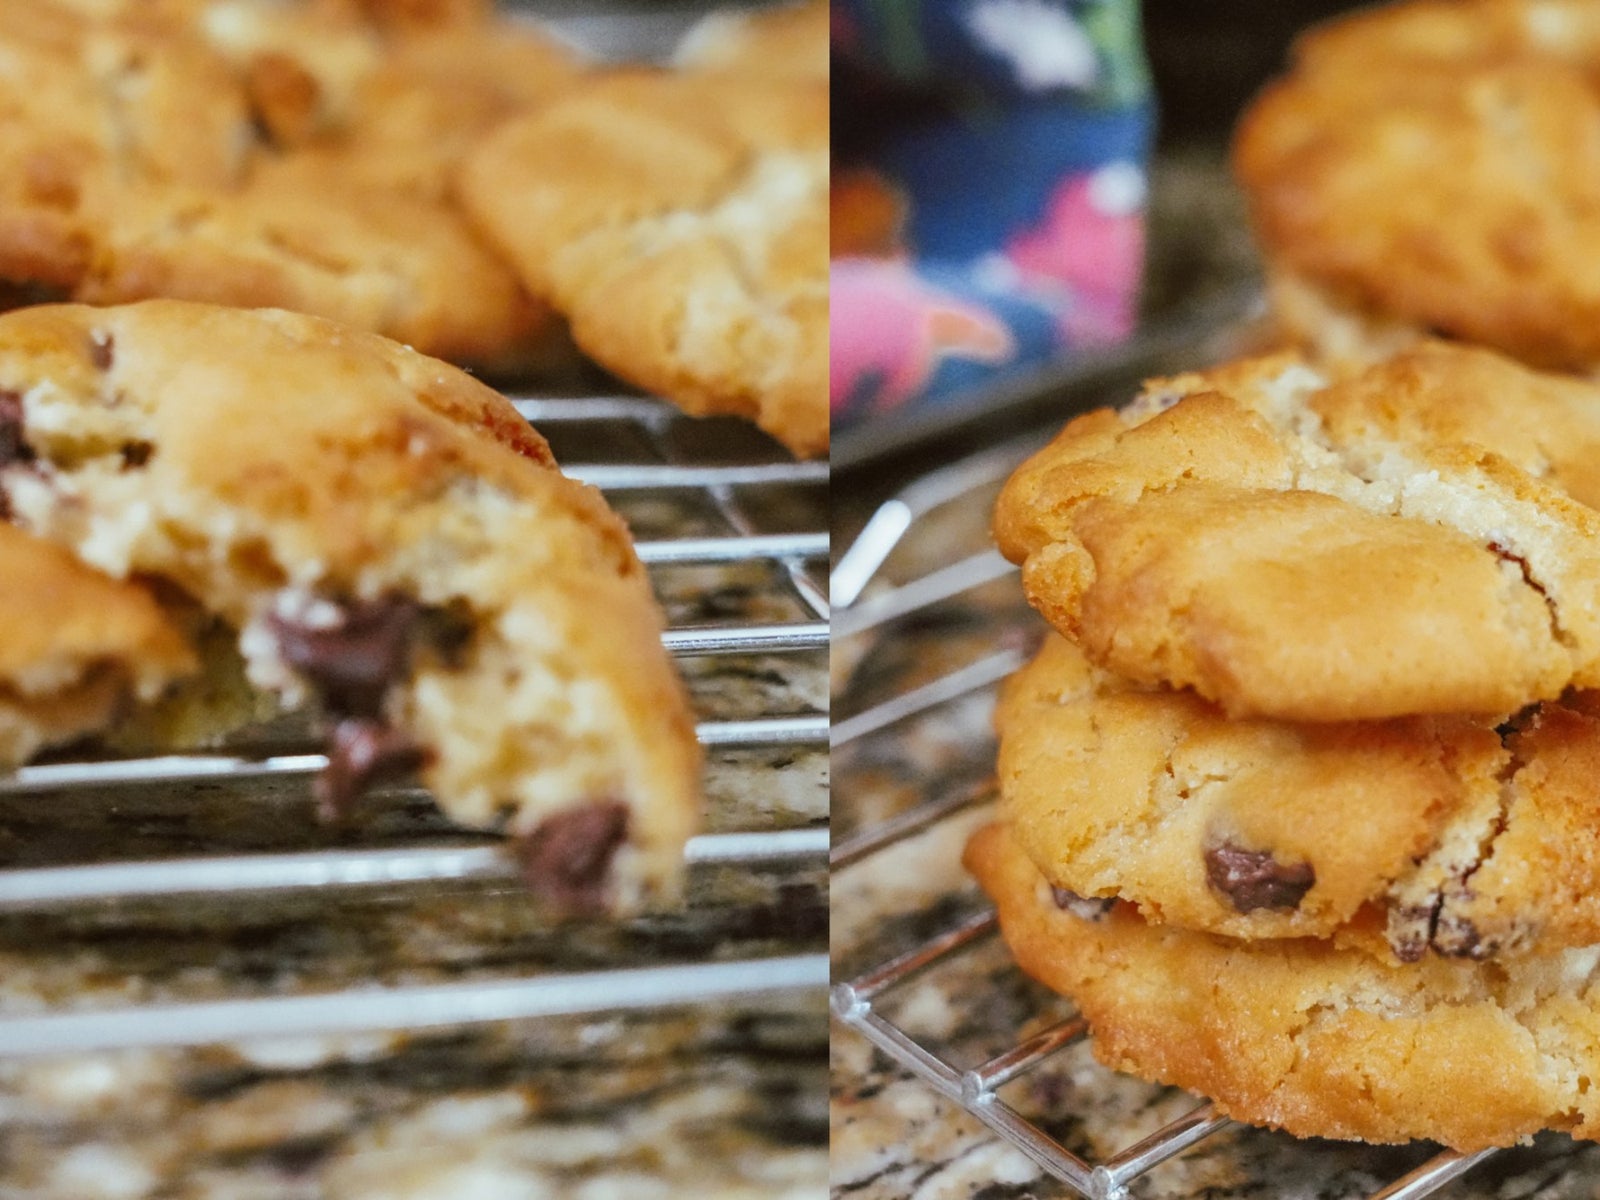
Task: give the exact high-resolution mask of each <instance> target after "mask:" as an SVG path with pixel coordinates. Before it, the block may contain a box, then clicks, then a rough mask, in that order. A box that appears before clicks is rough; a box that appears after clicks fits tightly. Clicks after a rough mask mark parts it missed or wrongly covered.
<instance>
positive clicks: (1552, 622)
mask: <svg viewBox="0 0 1600 1200" xmlns="http://www.w3.org/2000/svg"><path fill="white" fill-rule="evenodd" d="M1462 353H1463V352H1461V351H1455V350H1451V349H1449V348H1447V347H1435V348H1432V349H1430V350H1429V351H1427V352H1426V353H1425V354H1419V355H1417V356H1411V357H1408V358H1406V359H1405V360H1403V366H1396V367H1392V368H1383V369H1380V370H1379V372H1377V373H1375V374H1372V375H1369V376H1357V377H1356V378H1354V379H1353V380H1350V381H1345V382H1342V383H1341V384H1340V385H1339V386H1338V387H1336V388H1332V389H1329V388H1328V380H1327V379H1325V378H1324V377H1323V376H1321V375H1319V374H1317V373H1316V372H1315V371H1313V370H1311V369H1310V368H1308V367H1307V366H1306V365H1304V364H1303V363H1302V362H1300V361H1298V360H1296V359H1295V358H1294V357H1293V356H1278V357H1274V358H1268V359H1260V360H1252V361H1248V362H1243V363H1238V364H1233V365H1231V366H1229V367H1225V368H1220V369H1218V370H1215V371H1210V372H1203V373H1196V374H1192V375H1186V376H1181V377H1179V378H1177V379H1175V380H1170V381H1158V382H1156V383H1154V384H1152V385H1150V387H1149V388H1148V389H1147V391H1146V392H1145V393H1144V395H1143V396H1141V398H1140V399H1139V400H1137V401H1135V402H1134V403H1133V404H1132V405H1130V406H1129V407H1128V408H1127V409H1124V410H1123V411H1122V412H1120V413H1114V412H1110V411H1100V412H1096V413H1091V414H1089V415H1087V416H1084V417H1080V418H1079V419H1077V420H1075V421H1073V422H1072V423H1071V424H1069V425H1068V426H1067V428H1066V429H1065V430H1064V431H1063V432H1062V433H1061V435H1060V436H1059V437H1057V438H1056V440H1055V441H1054V442H1052V443H1051V444H1050V445H1049V446H1048V447H1046V448H1045V449H1044V450H1042V451H1040V452H1039V453H1038V454H1036V455H1035V456H1034V457H1033V458H1032V459H1030V460H1029V461H1028V462H1027V463H1025V464H1024V465H1023V467H1022V468H1021V469H1020V470H1019V471H1018V472H1017V473H1016V474H1015V475H1014V476H1013V477H1012V479H1011V480H1010V481H1009V482H1008V483H1007V485H1006V487H1005V489H1004V492H1003V493H1002V495H1001V497H1000V501H999V504H998V505H997V508H996V512H995V533H996V537H997V538H998V540H999V543H1000V548H1001V549H1002V551H1004V553H1005V554H1006V555H1007V556H1008V557H1010V558H1011V559H1012V560H1013V561H1016V562H1019V563H1021V564H1022V566H1023V583H1024V587H1025V589H1026V590H1027V592H1028V596H1029V599H1030V600H1031V601H1032V603H1033V604H1034V605H1035V606H1036V607H1037V608H1038V609H1039V610H1040V611H1041V612H1042V613H1043V614H1044V615H1045V616H1046V617H1047V618H1048V619H1049V620H1050V621H1051V622H1052V624H1054V625H1055V626H1056V627H1057V628H1058V629H1060V630H1061V631H1062V632H1063V633H1065V634H1066V635H1067V636H1068V637H1070V638H1072V639H1074V640H1075V641H1077V642H1078V643H1079V644H1080V645H1081V646H1082V648H1083V650H1084V652H1085V653H1086V654H1087V655H1088V657H1089V658H1090V660H1091V661H1093V662H1095V663H1096V664H1097V665H1099V666H1101V667H1103V668H1105V669H1107V670H1110V671H1112V672H1113V673H1115V674H1118V675H1120V676H1123V677H1124V678H1127V679H1129V680H1132V681H1134V682H1137V683H1141V684H1146V685H1152V686H1153V685H1156V684H1166V685H1171V686H1178V687H1191V688H1194V689H1195V690H1196V691H1198V692H1199V693H1200V694H1201V695H1202V696H1204V697H1206V698H1208V699H1210V700H1213V701H1215V702H1217V703H1219V704H1220V705H1221V706H1222V707H1223V708H1224V709H1225V710H1226V711H1227V712H1228V713H1229V714H1230V715H1232V716H1247V715H1248V716H1266V717H1275V718H1281V719H1289V720H1305V721H1343V720H1366V719H1377V718H1384V717H1391V716H1400V715H1407V714H1416V713H1476V714H1480V715H1491V716H1492V715H1495V714H1501V713H1506V712H1512V711H1515V710H1517V709H1518V708H1521V707H1522V706H1523V705H1526V704H1529V703H1532V702H1534V701H1537V700H1541V699H1549V698H1553V697H1555V696H1558V695H1560V694H1561V692H1562V691H1563V690H1565V689H1566V688H1568V687H1571V686H1578V687H1589V686H1593V685H1595V684H1596V683H1600V557H1597V556H1596V555H1595V553H1594V550H1593V547H1594V545H1595V544H1596V543H1595V538H1596V536H1597V535H1600V513H1597V512H1596V511H1595V510H1593V509H1590V508H1588V507H1586V506H1584V505H1581V504H1579V503H1577V502H1576V501H1574V500H1573V499H1572V498H1571V497H1570V496H1568V495H1567V494H1566V492H1565V491H1563V490H1562V489H1561V488H1560V487H1558V486H1557V483H1558V482H1559V481H1560V480H1561V479H1563V478H1568V477H1571V478H1577V477H1578V475H1580V474H1581V471H1579V470H1578V469H1576V468H1574V469H1572V470H1567V469H1565V468H1563V471H1562V472H1560V473H1556V472H1553V470H1552V467H1551V463H1550V462H1549V461H1546V460H1545V459H1544V458H1543V456H1542V455H1541V454H1539V453H1538V451H1539V447H1540V445H1541V439H1537V438H1530V437H1521V438H1517V439H1512V440H1511V441H1510V442H1508V443H1507V444H1503V445H1501V444H1496V445H1492V446H1485V445H1482V444H1479V443H1477V442H1474V441H1472V440H1470V439H1469V438H1468V437H1467V436H1466V434H1465V433H1458V434H1450V433H1449V432H1448V431H1447V430H1445V429H1444V428H1442V427H1439V428H1430V427H1428V426H1426V425H1424V424H1419V423H1417V422H1412V421H1409V420H1401V419H1398V418H1395V419H1390V418H1385V417H1383V415H1382V412H1381V405H1380V404H1379V403H1378V402H1379V401H1382V400H1384V399H1385V397H1386V396H1387V395H1388V393H1387V391H1386V387H1387V384H1386V383H1385V382H1384V381H1385V380H1386V379H1389V378H1391V375H1386V374H1385V373H1384V372H1386V371H1387V372H1391V374H1392V373H1393V372H1398V371H1402V370H1410V371H1412V372H1413V373H1415V374H1420V375H1421V376H1422V377H1424V378H1431V379H1433V380H1434V382H1433V383H1431V384H1430V385H1429V386H1430V387H1432V388H1434V391H1435V393H1436V395H1438V396H1443V395H1444V394H1446V392H1447V390H1448V388H1450V387H1453V386H1455V385H1456V384H1457V383H1460V384H1461V386H1464V387H1472V386H1478V385H1479V384H1480V383H1481V380H1482V375H1481V372H1478V371H1476V369H1475V364H1476V363H1477V361H1478V360H1476V359H1474V358H1472V356H1470V355H1468V356H1467V358H1466V359H1465V360H1462V359H1460V358H1458V355H1461V354H1462ZM1463 364H1464V365H1463ZM1458 367H1461V370H1460V372H1459V373H1458V371H1457V368H1458ZM1513 370H1514V371H1515V369H1513ZM1523 375H1526V373H1521V374H1516V373H1514V374H1513V375H1511V376H1509V377H1508V378H1511V379H1516V378H1521V377H1522V376H1523ZM1496 378H1499V375H1498V374H1497V375H1496ZM1413 382H1414V381H1413ZM1407 386H1408V387H1411V389H1412V390H1413V391H1416V390H1418V389H1416V388H1415V387H1414V386H1412V385H1411V384H1408V385H1407ZM1527 386H1528V388H1529V390H1530V391H1533V392H1537V393H1538V395H1539V400H1538V402H1537V403H1536V404H1534V405H1533V406H1532V407H1531V408H1530V410H1529V411H1530V412H1537V411H1540V409H1541V406H1544V405H1547V404H1548V403H1551V402H1555V401H1556V400H1559V398H1560V397H1562V396H1567V397H1571V396H1584V397H1585V398H1586V399H1587V396H1588V394H1587V393H1586V392H1581V391H1579V392H1569V391H1566V390H1563V389H1557V390H1556V391H1545V390H1541V389H1540V387H1539V386H1538V385H1537V381H1536V378H1531V379H1529V381H1528V383H1527ZM1421 390H1426V389H1421ZM1493 400H1494V401H1495V402H1496V403H1498V404H1501V405H1504V406H1505V408H1506V409H1507V410H1509V411H1511V412H1513V413H1514V412H1516V411H1517V407H1518V405H1519V404H1520V403H1521V400H1522V393H1521V391H1519V390H1518V389H1510V390H1506V391H1496V392H1495V393H1494V395H1493ZM1588 402H1589V403H1591V405H1592V401H1588ZM1324 410H1326V411H1327V413H1328V414H1329V415H1328V416H1327V417H1326V418H1325V417H1324V416H1323V412H1324ZM1463 411H1464V413H1470V412H1472V411H1479V412H1487V411H1489V410H1488V409H1487V408H1486V407H1484V406H1482V405H1477V406H1470V405H1469V406H1467V407H1466V408H1464V410H1463ZM1463 419H1464V420H1465V419H1468V418H1467V417H1465V416H1464V417H1463ZM1494 428H1495V426H1494V425H1493V424H1492V423H1486V424H1484V426H1483V430H1484V432H1485V435H1486V436H1485V438H1484V440H1485V441H1489V440H1492V439H1491V437H1490V436H1488V435H1490V434H1492V432H1493V429H1494ZM1473 436H1477V435H1473ZM1458 439H1459V440H1458ZM1519 454H1532V455H1533V456H1534V457H1535V458H1537V459H1538V461H1529V460H1527V459H1525V460H1524V461H1523V462H1522V463H1518V462H1517V461H1515V460H1514V458H1513V457H1508V456H1515V455H1519ZM1539 475H1546V476H1549V478H1548V479H1542V478H1539ZM1465 647H1471V652H1470V653H1466V652H1464V649H1463V648H1465Z"/></svg>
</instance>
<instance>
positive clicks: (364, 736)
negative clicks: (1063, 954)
mask: <svg viewBox="0 0 1600 1200" xmlns="http://www.w3.org/2000/svg"><path fill="white" fill-rule="evenodd" d="M427 759H428V754H427V751H426V750H424V749H423V748H422V747H421V746H419V745H417V743H415V742H413V741H412V740H411V739H410V738H408V737H407V736H406V735H405V734H403V733H401V732H399V731H398V730H395V729H392V728H390V727H389V726H388V725H385V724H384V723H383V722H382V721H375V720H372V719H370V718H365V717H350V718H347V719H346V720H343V721H340V722H339V723H338V724H337V725H335V726H334V727H333V732H332V733H331V734H330V735H329V736H328V766H327V769H326V770H324V771H323V772H322V774H321V775H319V776H317V781H316V783H315V785H314V786H313V793H314V795H315V796H316V798H317V818H318V819H319V820H321V821H324V822H328V823H333V822H337V821H342V820H344V819H345V818H346V817H348V816H349V815H350V812H351V810H352V809H353V808H354V807H355V802H356V801H357V800H359V799H360V798H361V795H362V793H363V792H365V791H366V790H367V789H368V788H369V787H371V786H372V785H373V784H374V783H376V782H378V781H379V780H380V779H395V778H400V777H404V776H406V775H409V774H410V773H411V772H412V771H415V770H416V769H417V768H418V767H420V766H422V765H423V764H424V763H425V762H426V761H427Z"/></svg>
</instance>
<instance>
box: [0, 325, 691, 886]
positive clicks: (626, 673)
mask: <svg viewBox="0 0 1600 1200" xmlns="http://www.w3.org/2000/svg"><path fill="white" fill-rule="evenodd" d="M0 392H5V393H9V394H13V395H15V396H17V397H19V398H20V406H21V414H20V415H21V421H20V436H21V441H20V445H21V446H22V447H24V448H25V451H24V452H23V454H22V455H20V456H19V457H16V458H15V459H14V460H13V461H12V462H11V463H10V464H9V465H7V466H3V467H0V493H3V494H4V495H5V496H6V498H7V500H8V502H9V505H10V510H11V512H12V514H13V519H14V520H15V521H16V522H17V523H19V524H20V525H22V526H24V527H25V528H27V529H29V530H31V531H33V532H34V533H36V534H38V535H39V536H42V537H45V538H47V539H49V540H51V541H54V542H57V543H60V544H62V545H65V546H68V547H70V548H71V549H72V550H73V551H74V552H75V553H77V554H78V555H79V556H80V557H81V558H82V559H84V560H85V561H86V562H89V563H90V564H92V565H94V566H96V567H98V568H99V569H101V570H103V571H105V572H107V573H108V574H111V575H113V576H116V577H132V576H138V577H148V578H153V579H158V580H161V581H163V582H164V583H165V584H166V585H167V586H169V587H171V588H174V589H177V591H178V592H179V593H181V594H183V595H185V596H187V597H189V598H191V600H192V601H193V603H195V604H197V605H198V606H199V607H200V608H202V609H203V610H204V611H205V612H206V613H208V614H210V615H212V616H213V617H215V618H218V619H220V620H221V621H223V622H225V623H226V624H227V625H228V626H229V627H230V628H231V629H232V630H234V631H235V633H236V634H237V637H238V644H239V650H240V653H241V655H242V656H243V658H244V660H245V663H246V665H247V669H248V671H249V674H250V677H251V679H252V680H253V682H255V683H256V684H257V685H258V686H261V687H264V688H267V689H270V690H272V691H274V692H276V693H278V694H279V695H280V696H282V697H284V698H285V699H286V700H288V701H290V702H294V701H297V700H299V699H302V698H305V697H311V698H314V699H316V700H318V701H319V702H320V703H321V705H322V708H323V710H324V712H325V713H326V714H327V715H328V718H329V720H330V722H331V723H332V726H333V728H332V743H331V745H332V750H331V753H332V754H333V757H334V762H333V765H332V767H331V768H330V773H329V775H328V776H327V777H326V778H325V780H324V784H325V793H324V798H325V799H326V800H328V802H329V804H330V805H332V806H337V805H338V804H341V803H348V802H349V801H350V800H351V799H352V798H353V796H354V794H355V793H356V792H358V791H359V790H360V784H361V783H362V782H363V781H364V778H365V777H366V776H369V775H371V774H372V773H374V772H375V771H377V770H379V769H380V768H382V767H383V766H385V765H386V764H387V765H389V766H393V765H395V762H396V761H397V760H404V761H407V762H410V763H417V762H420V764H421V766H422V774H423V778H424V780H425V781H426V782H427V783H428V784H429V785H430V786H431V787H432V788H433V789H434V791H435V794H436V795H437V796H438V798H439V801H440V803H441V805H442V806H443V807H444V809H445V810H446V811H447V812H448V813H450V814H451V815H452V816H454V817H455V818H456V819H458V820H460V821H462V822H464V823H467V824H473V825H484V826H491V825H495V826H504V827H505V828H507V829H508V830H509V831H510V832H511V833H512V834H514V835H516V836H518V837H520V838H521V839H522V843H523V846H524V850H525V852H526V853H527V854H528V855H529V856H530V861H532V862H533V863H534V864H535V865H534V869H533V874H534V875H535V882H536V883H537V884H538V885H540V886H542V887H544V888H545V889H546V890H547V891H549V892H551V893H552V894H554V895H555V896H556V897H557V898H558V899H566V900H571V901H573V902H575V903H578V904H579V905H580V906H592V905H594V904H597V903H600V902H602V901H617V902H621V903H627V902H629V901H631V900H636V899H638V898H639V897H640V896H642V895H643V894H644V893H646V892H649V891H652V890H656V889H660V888H662V887H665V886H667V885H668V884H669V883H670V881H671V880H672V879H673V877H674V876H675V873H676V870H677V868H678V866H679V863H680V852H681V848H682V845H683V843H684V840H685V839H686V838H687V836H688V834H689V831H690V828H691V827H692V825H693V824H694V822H695V820H696V813H697V809H698V771H699V754H698V749H697V746H696V744H695V738H694V730H693V724H692V718H691V715H690V712H689V708H688V704H687V700H686V698H685V695H684V692H683V688H682V686H681V684H680V682H679V681H678V678H677V675H676V672H675V671H674V668H673V666H672V663H671V661H670V659H669V658H668V656H667V655H666V652H665V650H664V649H663V647H662V645H661V640H660V638H661V627H662V618H661V615H660V613H659V611H658V609H657V608H656V606H655V603H654V601H653V599H652V596H651V593H650V587H649V583H648V580H647V578H646V576H645V573H644V570H643V568H642V567H641V565H640V563H639V561H638V559H637V557H636V556H635V555H634V553H633V549H632V546H631V543H630V541H629V538H628V534H627V530H626V529H625V528H624V526H623V524H622V522H621V521H620V520H619V519H618V518H617V517H616V516H615V515H614V514H613V513H612V512H611V511H610V510H609V509H608V508H607V507H606V505H605V503H604V501H603V500H602V499H601V497H600V495H599V493H598V492H596V491H595V490H594V489H592V488H590V487H587V486H585V485H583V484H579V483H577V482H574V481H573V480H570V479H567V478H565V477H564V476H562V475H561V473H560V472H559V471H558V470H557V469H556V468H555V465H554V463H553V461H552V460H551V457H550V453H549V450H548V448H547V446H546V444H545V442H544V440H543V439H542V438H541V437H539V435H538V434H537V433H535V432H534V431H533V430H532V429H530V428H529V427H528V425H527V423H526V422H525V421H523V420H522V418H521V417H520V416H518V414H517V413H516V410H515V409H514V408H512V406H511V405H510V403H509V402H507V401H506V400H505V399H504V398H503V397H501V396H500V395H498V394H497V393H495V392H494V391H492V390H490V389H489V388H487V387H484V386H483V385H482V384H479V383H477V382H476V381H475V380H473V379H472V378H471V377H469V376H467V375H466V374H464V373H462V372H461V371H458V370H456V369H455V368H453V367H450V366H448V365H446V364H444V363H442V362H439V361H437V360H435V359H430V358H426V357H424V356H422V355H420V354H417V353H415V352H413V351H411V350H409V349H407V348H405V347H403V346H400V345H397V344H395V343H393V342H390V341H388V340H386V339H383V338H380V337H377V336H375V335H372V334H366V333H361V332H357V331H354V330H349V329H345V328H342V327H340V326H336V325H333V324H331V323H329V322H326V321H322V320H320V319H317V318H313V317H309V316H303V315H298V314H292V313H287V312H281V311H276V310H260V311H241V310H234V309H223V308H216V307H212V306H209V305H198V304H190V303H185V302H179V301H151V302H148V303H145V304H139V305H130V306H125V307H120V308H110V309H92V308H87V307H79V306H41V307H35V308H29V309H22V310H19V311H16V312H13V313H10V314H7V315H5V316H3V317H0ZM573 864H577V865H576V866H574V865H573ZM574 872H575V873H574Z"/></svg>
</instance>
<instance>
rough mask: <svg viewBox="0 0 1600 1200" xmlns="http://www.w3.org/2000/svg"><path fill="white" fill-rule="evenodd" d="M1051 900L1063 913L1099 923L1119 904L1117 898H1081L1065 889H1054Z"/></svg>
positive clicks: (1052, 889)
mask: <svg viewBox="0 0 1600 1200" xmlns="http://www.w3.org/2000/svg"><path fill="white" fill-rule="evenodd" d="M1050 898H1051V899H1052V900H1054V901H1055V902H1056V907H1057V908H1059V909H1060V910H1061V911H1062V912H1068V913H1071V914H1072V915H1073V916H1075V917H1077V918H1078V919H1079V920H1083V921H1098V920H1099V919H1100V918H1101V917H1103V916H1105V915H1106V914H1107V913H1108V912H1110V911H1111V909H1112V908H1113V907H1114V906H1115V905H1116V903H1117V900H1116V897H1115V896H1098V897H1095V896H1080V895H1078V893H1077V892H1074V891H1069V890H1068V889H1067V888H1064V887H1052V888H1051V889H1050Z"/></svg>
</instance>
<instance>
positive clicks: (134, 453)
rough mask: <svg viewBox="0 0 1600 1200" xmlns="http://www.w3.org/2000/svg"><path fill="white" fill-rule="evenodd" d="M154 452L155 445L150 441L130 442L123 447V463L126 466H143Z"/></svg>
mask: <svg viewBox="0 0 1600 1200" xmlns="http://www.w3.org/2000/svg"><path fill="white" fill-rule="evenodd" d="M154 453H155V447H154V446H152V445H151V444H150V443H149V442H129V443H128V444H127V445H125V446H124V447H123V448H122V465H123V467H124V468H137V467H142V466H144V465H145V464H146V463H148V462H149V461H150V456H151V455H152V454H154Z"/></svg>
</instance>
